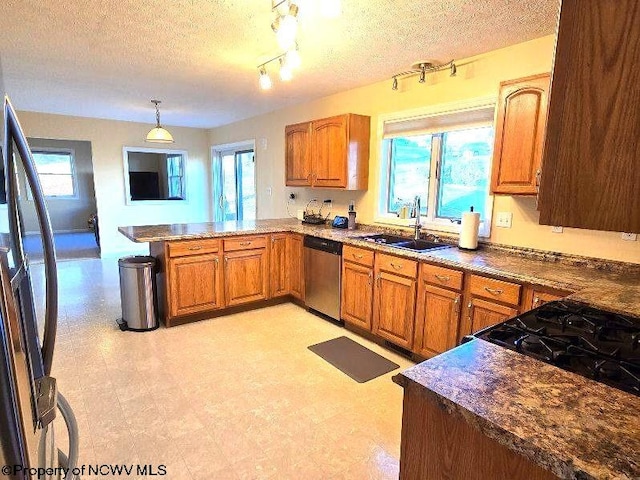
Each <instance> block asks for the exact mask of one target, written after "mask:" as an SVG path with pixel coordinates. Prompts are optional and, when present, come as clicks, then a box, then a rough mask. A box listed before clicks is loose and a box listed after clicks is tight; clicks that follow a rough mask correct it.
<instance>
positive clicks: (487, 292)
mask: <svg viewBox="0 0 640 480" xmlns="http://www.w3.org/2000/svg"><path fill="white" fill-rule="evenodd" d="M521 290H522V285H518V284H517V283H510V282H504V281H502V280H494V279H493V278H486V277H480V276H478V275H471V279H470V281H469V292H470V293H471V295H474V296H476V297H483V298H488V299H491V300H497V301H499V302H504V303H509V304H511V305H518V304H519V303H520V291H521Z"/></svg>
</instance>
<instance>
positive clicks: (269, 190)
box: [267, 187, 271, 196]
mask: <svg viewBox="0 0 640 480" xmlns="http://www.w3.org/2000/svg"><path fill="white" fill-rule="evenodd" d="M267 195H269V196H271V187H267Z"/></svg>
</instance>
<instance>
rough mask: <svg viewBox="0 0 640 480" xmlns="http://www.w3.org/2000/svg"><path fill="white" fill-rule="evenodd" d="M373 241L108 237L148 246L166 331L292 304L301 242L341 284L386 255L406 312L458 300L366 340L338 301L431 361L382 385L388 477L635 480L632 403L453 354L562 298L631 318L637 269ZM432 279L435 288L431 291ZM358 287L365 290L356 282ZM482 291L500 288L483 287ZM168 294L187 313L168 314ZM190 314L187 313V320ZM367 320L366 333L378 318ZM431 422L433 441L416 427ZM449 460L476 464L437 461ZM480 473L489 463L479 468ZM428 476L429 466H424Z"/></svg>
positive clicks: (548, 370)
mask: <svg viewBox="0 0 640 480" xmlns="http://www.w3.org/2000/svg"><path fill="white" fill-rule="evenodd" d="M382 230H383V229H382V228H381V227H375V226H361V227H360V228H359V229H357V230H339V229H332V228H329V227H325V226H308V225H302V224H300V222H298V221H297V220H292V219H279V220H258V221H255V222H226V223H198V224H175V225H152V226H132V227H120V229H119V231H120V232H121V233H122V234H123V235H125V236H127V237H128V238H129V239H131V240H133V241H136V242H149V243H150V251H151V254H152V255H154V256H156V257H157V258H159V261H160V277H161V278H160V283H161V284H163V285H164V288H166V289H168V290H169V291H168V292H167V295H166V296H165V297H164V298H165V308H166V309H167V311H168V312H169V313H168V314H167V313H165V319H164V321H165V324H166V325H167V326H171V325H174V324H178V323H183V322H184V321H190V320H194V319H202V318H211V317H212V316H215V315H219V314H224V313H225V312H227V311H228V309H229V308H232V309H233V308H235V307H236V306H242V305H244V304H245V303H246V304H247V305H249V306H251V307H253V308H255V307H257V306H260V305H261V304H263V303H265V302H268V301H276V300H277V301H282V300H286V299H287V298H290V297H293V298H295V299H296V300H297V301H298V302H304V284H303V283H302V282H303V280H302V279H303V278H304V276H303V275H302V274H301V271H302V268H303V265H304V262H303V259H302V258H303V252H302V238H303V236H304V235H312V236H316V237H321V238H326V239H331V240H336V241H340V242H342V243H343V245H344V246H345V250H344V251H343V252H344V253H343V254H344V255H345V257H344V258H343V273H344V268H345V265H347V264H348V263H350V262H356V263H357V266H359V268H360V267H362V268H364V269H365V271H366V268H373V267H372V265H373V264H375V262H376V259H378V258H383V259H388V258H395V259H398V260H404V261H405V263H404V264H403V265H404V267H403V268H408V267H411V268H414V269H415V270H414V272H413V273H412V274H413V275H414V280H413V282H415V283H414V284H413V285H415V284H416V283H417V284H418V285H416V286H415V287H414V290H413V292H414V293H413V294H414V295H417V297H418V302H420V298H421V297H422V296H423V295H428V294H429V292H436V293H437V294H438V295H442V296H443V297H447V298H453V299H455V301H453V300H452V303H451V304H447V305H451V306H452V308H451V312H455V311H456V308H457V306H458V305H459V304H460V303H461V298H463V297H464V299H465V300H464V306H465V307H466V311H465V313H464V314H462V313H461V312H459V311H458V314H457V316H456V315H454V314H450V312H449V310H447V309H443V310H440V311H439V313H438V315H439V316H440V317H441V318H433V317H430V316H429V314H428V312H426V313H425V312H424V310H425V308H422V313H419V312H420V311H421V310H420V307H419V306H418V309H416V311H415V315H414V312H413V311H412V312H411V316H410V329H409V330H408V332H409V333H407V335H406V336H404V337H403V336H402V333H403V330H402V329H400V330H398V331H395V332H392V331H391V330H392V328H391V327H389V326H388V325H387V327H389V328H386V329H381V328H380V329H376V328H375V327H376V323H375V322H373V324H372V322H371V321H370V320H369V323H368V324H367V322H359V323H358V324H355V323H352V322H351V321H348V320H347V317H346V316H345V307H344V296H343V312H342V316H343V318H344V319H345V324H346V325H347V326H349V327H353V328H354V330H355V331H356V332H359V331H364V330H366V332H364V333H367V334H369V335H371V334H373V335H377V336H379V337H381V338H382V339H384V340H386V341H389V342H391V343H392V344H395V345H396V346H401V347H403V348H405V350H406V351H407V353H411V352H413V355H414V358H416V359H418V360H420V359H424V358H428V357H433V356H435V355H438V354H441V355H439V356H437V357H436V358H432V359H431V360H429V361H427V362H424V363H421V364H419V365H416V366H415V367H413V368H411V369H409V370H407V371H405V372H403V373H401V374H399V375H397V376H396V377H395V381H396V382H397V383H398V384H400V385H401V386H403V387H404V388H405V404H404V415H405V418H404V420H403V434H402V442H403V443H402V445H403V446H402V460H401V475H402V478H407V479H410V478H411V479H413V478H416V479H417V478H437V477H429V476H428V471H427V470H424V468H427V467H426V466H425V465H427V464H426V463H424V459H430V458H438V459H440V460H441V462H440V460H439V462H440V463H442V462H444V467H443V468H445V470H446V469H450V471H451V472H453V473H452V474H455V475H454V476H453V477H452V478H457V477H456V475H461V474H464V475H465V476H466V477H467V478H470V479H471V478H486V477H478V476H477V475H481V474H482V472H486V471H491V468H496V469H497V470H496V472H499V471H511V472H512V473H513V476H512V478H539V479H547V478H555V477H556V476H557V477H560V478H576V479H577V478H580V479H582V478H588V479H597V478H607V479H613V478H621V479H630V478H637V477H638V474H639V473H640V470H639V468H640V467H639V465H640V460H639V459H638V451H640V422H639V420H638V411H640V399H639V398H638V397H636V396H633V395H632V394H629V393H625V392H621V391H618V390H616V389H613V388H611V387H609V386H606V385H602V384H599V383H596V382H594V381H593V380H589V379H585V378H583V377H580V376H577V375H575V374H572V373H568V372H565V371H562V370H560V369H558V368H556V367H553V366H549V365H546V364H544V363H541V362H540V361H538V360H536V359H533V358H530V357H526V356H524V355H521V354H519V353H517V352H513V351H510V350H507V349H505V348H502V347H500V346H496V345H494V344H490V343H488V342H485V341H484V340H480V339H476V340H473V341H471V342H469V343H467V344H465V345H462V346H459V347H457V348H453V347H455V345H457V344H458V343H459V340H460V339H461V338H462V337H463V336H464V335H466V334H468V333H471V332H472V331H475V330H478V329H479V328H482V327H483V326H486V323H490V322H492V323H497V322H500V321H502V317H499V316H496V315H498V314H501V315H505V316H514V315H516V314H517V313H518V312H523V311H527V310H530V309H531V308H534V307H535V306H537V305H538V304H541V303H542V302H544V301H547V300H551V299H554V298H558V297H560V296H564V295H568V298H569V299H571V300H575V301H578V302H585V303H587V304H589V305H591V306H594V307H597V308H601V309H605V310H609V311H614V312H618V313H621V314H626V315H631V316H640V301H639V300H638V299H639V298H640V267H639V266H638V265H634V264H624V263H621V262H609V261H604V260H598V259H590V258H584V257H575V256H566V255H559V254H554V253H551V252H541V251H531V250H523V249H513V248H506V247H499V246H484V247H483V248H481V249H480V250H479V251H477V252H467V251H461V250H459V249H458V248H456V247H453V246H451V247H450V248H440V249H436V250H432V251H429V252H428V253H416V252H410V251H407V250H401V249H399V248H395V247H392V246H388V245H380V244H376V243H371V242H367V241H364V240H363V239H362V238H361V237H363V236H365V235H367V234H370V233H373V232H379V231H382ZM348 256H350V258H349V257H348ZM358 262H359V263H358ZM367 265H368V266H369V267H367ZM396 265H399V263H397V262H396ZM172 272H174V273H172ZM369 272H373V270H369ZM433 272H435V273H433ZM167 274H168V278H167ZM408 275H409V274H407V275H405V276H404V277H403V279H404V280H405V281H406V280H407V279H409V281H411V279H410V277H408ZM207 276H208V277H209V278H207ZM416 277H419V278H420V282H417V281H416V280H415V278H416ZM436 281H439V282H441V283H442V284H441V285H440V284H439V286H437V287H435V286H434V284H435V282H436ZM478 282H481V283H478ZM482 282H485V283H482ZM491 282H497V283H491ZM342 283H343V285H342V288H343V289H344V288H347V285H345V283H346V281H345V277H344V275H343V279H342ZM363 283H364V285H365V286H366V285H368V282H367V281H366V279H365V280H364V281H363ZM372 283H373V282H372ZM477 285H480V286H482V285H484V286H487V290H486V291H492V292H494V293H495V295H496V296H498V298H497V299H494V300H493V303H492V302H489V301H488V300H487V299H486V298H483V297H482V295H483V293H482V291H476V286H477ZM488 285H490V286H488ZM496 285H497V286H499V287H500V288H494V287H495V286H496ZM372 288H377V287H373V286H372ZM172 289H173V290H174V291H172ZM480 290H482V289H480ZM425 292H426V293H425ZM438 292H442V293H438ZM550 292H553V293H554V294H555V295H552V294H551V293H550ZM502 295H504V296H505V297H504V298H501V296H502ZM172 297H173V298H174V299H175V298H182V299H185V300H182V301H183V302H191V303H192V304H193V305H192V306H191V307H189V306H185V304H183V305H181V307H179V308H176V307H175V306H173V307H172V302H175V300H171V298H172ZM359 298H361V300H360V303H366V301H364V300H362V299H365V298H369V297H366V296H364V297H359ZM396 303H400V302H396ZM172 308H173V310H171V309H172ZM180 308H182V309H183V311H180ZM198 308H201V309H202V310H201V314H200V315H195V316H194V314H193V312H194V311H195V310H197V309H198ZM374 308H375V307H374ZM382 308H384V306H382ZM369 309H371V307H369ZM426 310H428V309H426ZM231 311H233V310H231ZM445 312H446V314H445ZM487 312H488V313H487ZM494 312H498V314H495V313H494ZM176 313H177V315H175V314H176ZM374 314H375V312H374ZM378 316H379V318H378V325H377V326H380V325H379V324H380V317H382V314H381V313H378ZM438 321H439V322H443V321H445V322H451V325H440V326H439V327H438V328H437V329H436V330H438V329H440V330H442V329H446V327H447V326H448V327H449V329H448V331H449V332H453V333H452V334H451V333H449V334H448V337H447V341H446V342H445V341H439V340H437V339H436V340H434V335H435V334H434V333H433V324H434V323H435V322H438ZM477 321H478V322H480V323H479V324H478V323H476V322H477ZM174 322H175V323H174ZM482 322H485V324H484V325H483V324H482ZM367 325H368V327H367ZM405 327H406V326H405ZM403 328H404V327H403ZM414 334H415V335H414ZM436 417H438V421H439V422H440V423H438V424H437V428H440V430H437V428H436V430H437V431H434V430H429V428H428V427H429V426H433V425H434V424H433V422H432V420H433V419H434V418H436ZM451 432H455V435H458V437H456V440H455V442H454V443H456V442H458V443H456V444H457V445H458V446H457V447H456V445H453V443H451V442H440V441H438V442H440V444H441V446H442V448H441V450H439V451H438V452H435V451H431V449H432V447H431V446H430V445H429V444H428V443H427V442H425V441H424V440H425V439H427V438H429V437H428V436H429V435H435V436H436V437H438V438H441V437H442V436H444V437H448V436H449V434H450V433H451ZM432 438H433V437H432ZM465 441H471V442H472V444H473V445H474V446H475V447H478V448H480V450H478V452H476V454H477V455H478V456H477V457H476V456H473V455H471V454H469V455H467V456H466V457H465V454H464V452H461V451H458V452H457V453H459V454H460V455H457V453H456V452H455V451H454V450H456V448H458V449H460V448H462V447H461V446H462V445H465V444H464V442H465ZM465 448H466V447H465ZM482 448H484V449H485V450H482ZM425 449H427V450H429V451H426V450H425ZM463 450H464V449H463ZM465 451H467V452H468V451H470V450H465ZM453 454H455V455H454V457H451V456H450V455H453ZM474 455H475V454H474ZM487 455H489V456H487ZM459 457H460V458H468V459H473V458H480V459H483V460H482V461H484V462H488V463H487V465H481V464H479V463H472V464H469V463H468V462H467V463H465V461H461V462H457V461H455V462H448V461H447V460H446V459H447V458H449V459H450V458H459ZM492 459H493V460H492ZM491 462H503V463H502V464H501V463H498V464H495V463H494V464H493V467H492V466H491ZM454 463H455V465H454ZM428 465H431V466H433V465H438V462H435V461H431V460H430V461H429V463H428ZM441 466H442V465H441ZM475 467H478V468H475ZM456 469H462V470H456ZM505 469H506V470H505ZM474 472H475V473H474ZM474 475H475V476H474Z"/></svg>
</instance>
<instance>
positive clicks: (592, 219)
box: [539, 0, 640, 233]
mask: <svg viewBox="0 0 640 480" xmlns="http://www.w3.org/2000/svg"><path fill="white" fill-rule="evenodd" d="M638 25H640V7H639V4H638V1H637V0H617V1H615V2H606V1H602V0H563V2H562V6H561V9H560V20H559V23H558V38H557V42H556V51H555V64H554V67H553V81H552V87H551V95H550V98H549V115H548V121H547V137H546V144H545V148H544V154H543V165H544V168H543V169H542V181H541V184H540V195H539V209H540V223H541V224H544V225H563V226H567V227H577V228H589V229H595V230H610V231H622V232H638V233H640V214H639V213H638V212H640V194H638V192H639V191H640V168H639V165H640V127H639V125H640V108H638V104H639V103H640V68H638V65H640V46H639V45H640V28H639V27H638Z"/></svg>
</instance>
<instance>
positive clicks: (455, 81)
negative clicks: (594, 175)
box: [209, 36, 640, 263]
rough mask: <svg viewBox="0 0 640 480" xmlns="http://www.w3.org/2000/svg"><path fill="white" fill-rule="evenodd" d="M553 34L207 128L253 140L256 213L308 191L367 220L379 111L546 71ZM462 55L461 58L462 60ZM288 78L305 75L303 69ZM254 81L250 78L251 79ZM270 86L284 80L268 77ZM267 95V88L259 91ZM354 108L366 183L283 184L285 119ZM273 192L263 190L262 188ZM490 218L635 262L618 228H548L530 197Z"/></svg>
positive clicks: (545, 245)
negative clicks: (362, 138) (350, 186)
mask: <svg viewBox="0 0 640 480" xmlns="http://www.w3.org/2000/svg"><path fill="white" fill-rule="evenodd" d="M553 43H554V37H553V36H547V37H543V38H539V39H536V40H532V41H529V42H525V43H522V44H518V45H514V46H511V47H507V48H504V49H500V50H496V51H493V52H489V53H487V54H484V55H480V56H477V57H473V58H471V59H467V60H463V61H460V64H461V66H460V67H459V68H458V75H457V76H456V77H453V78H451V77H449V75H448V72H446V71H443V72H438V73H436V74H435V75H434V74H430V75H428V77H427V83H426V84H425V85H420V84H418V83H417V79H415V78H412V79H408V80H403V81H401V82H400V90H399V91H397V92H394V91H392V90H391V80H390V79H387V80H385V81H382V82H379V83H375V84H372V85H367V86H364V87H361V88H356V89H354V90H349V91H346V92H342V93H338V94H336V95H332V96H329V97H325V98H321V99H318V100H315V101H312V102H309V103H306V104H303V105H297V106H294V107H289V108H285V109H282V110H278V111H275V112H271V113H268V114H265V115H261V116H259V117H254V118H251V119H248V120H244V121H241V122H237V123H234V124H231V125H226V126H223V127H220V128H216V129H213V130H211V131H210V134H209V139H210V143H211V144H212V145H216V144H224V143H231V142H238V141H243V140H248V139H255V140H256V169H257V178H258V180H257V188H258V216H259V218H278V217H282V216H286V214H287V210H286V201H287V200H286V199H287V197H288V194H289V193H290V192H294V193H296V195H297V197H298V198H297V200H296V203H295V205H292V206H291V207H290V209H291V213H292V214H295V211H296V209H298V208H303V207H304V205H305V204H306V202H307V201H308V200H309V199H311V198H318V199H319V200H322V199H325V198H327V199H328V198H331V199H332V200H333V205H334V208H333V212H332V215H333V214H344V212H346V206H347V204H348V202H349V200H351V199H353V200H355V201H356V211H357V212H358V220H359V221H361V222H367V223H369V222H372V221H373V218H374V214H375V205H376V201H377V199H376V197H377V191H378V183H379V164H380V158H379V148H380V138H379V137H378V124H379V116H381V115H387V114H390V113H394V112H401V111H403V110H412V109H416V108H421V107H429V106H433V105H437V104H443V103H451V102H457V101H465V100H472V99H474V98H480V97H487V96H497V92H498V86H499V83H500V82H501V81H503V80H508V79H514V78H519V77H524V76H527V75H533V74H537V73H542V72H548V71H550V70H551V66H552V55H553ZM467 61H469V63H468V64H467V65H462V64H464V63H466V62H467ZM293 81H304V79H303V77H302V76H301V78H299V79H297V80H296V79H294V80H293ZM256 88H258V86H257V82H256ZM274 88H283V89H284V88H286V85H282V84H280V83H278V82H275V84H274ZM265 95H268V92H267V93H265ZM347 112H349V113H359V114H363V115H370V116H371V134H372V138H371V163H370V174H369V188H368V190H367V191H366V192H340V191H335V190H330V189H323V190H319V189H318V190H312V189H306V188H287V187H285V186H284V127H285V125H288V124H292V123H297V122H303V121H307V120H312V119H316V118H322V117H327V116H331V115H337V114H341V113H347ZM265 141H266V148H264V143H263V142H265ZM269 188H271V189H272V194H271V195H269V194H268V191H269V190H268V189H269ZM493 211H494V226H493V227H492V229H491V238H490V240H491V241H492V242H495V243H502V244H508V245H517V246H521V247H530V248H537V249H543V250H551V251H558V252H564V253H573V254H578V255H586V256H594V257H601V258H607V259H615V260H623V261H628V262H634V263H640V242H638V241H635V242H630V241H623V240H622V239H621V235H620V233H612V232H596V231H590V230H579V229H565V230H564V233H561V234H557V233H552V232H551V227H548V226H541V225H538V214H537V212H536V209H535V200H533V199H531V198H516V197H510V196H498V197H495V200H494V209H493ZM495 212H512V213H513V225H512V228H510V229H504V228H497V227H495V218H496V216H495Z"/></svg>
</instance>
